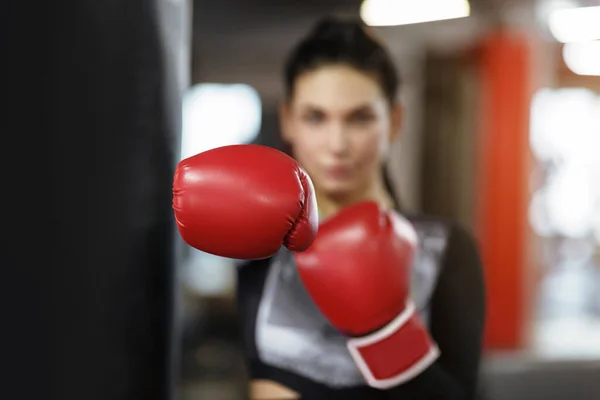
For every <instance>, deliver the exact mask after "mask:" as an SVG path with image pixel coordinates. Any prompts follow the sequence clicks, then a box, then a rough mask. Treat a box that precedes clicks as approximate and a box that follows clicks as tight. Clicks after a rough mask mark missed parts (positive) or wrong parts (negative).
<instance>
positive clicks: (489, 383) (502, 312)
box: [182, 0, 600, 400]
mask: <svg viewBox="0 0 600 400" xmlns="http://www.w3.org/2000/svg"><path fill="white" fill-rule="evenodd" d="M363 3H368V2H367V1H364V2H363V1H358V0H331V1H326V2H324V1H316V0H303V1H285V2H281V1H270V0H255V1H252V2H248V1H244V0H221V1H219V2H211V1H203V0H196V1H194V2H193V7H192V8H193V18H192V21H193V22H192V29H191V44H192V51H191V80H190V88H189V90H188V91H187V93H186V95H185V98H184V103H183V104H184V108H183V124H184V125H183V146H182V151H183V156H188V155H191V154H195V153H197V152H199V151H202V150H205V149H208V148H211V147H214V146H219V145H224V144H228V143H250V142H256V143H262V144H268V145H271V146H275V147H279V146H281V141H280V139H279V136H278V120H277V107H278V102H279V101H280V99H281V96H282V81H281V79H280V76H281V70H282V66H283V57H285V55H286V54H287V51H289V49H290V47H291V46H292V44H293V43H295V41H296V40H297V39H298V38H299V37H300V36H301V35H302V34H303V33H304V32H305V31H306V30H307V29H308V27H309V26H310V25H311V24H312V23H313V22H314V21H315V20H316V19H317V18H318V17H319V16H321V15H325V14H330V13H336V14H339V15H354V16H356V15H361V14H360V13H361V5H362V6H363V7H367V5H366V4H363ZM370 3H371V5H370V7H372V9H373V10H374V9H376V7H378V5H377V4H376V3H381V6H382V7H383V8H385V7H386V5H385V4H384V3H387V7H388V8H387V10H388V11H387V15H385V14H386V13H385V12H384V16H383V17H382V16H381V15H379V18H383V20H377V18H378V17H377V11H376V10H375V11H374V12H372V13H371V14H369V15H370V17H368V16H367V15H366V13H364V14H363V16H365V18H367V17H368V18H371V19H369V20H368V21H367V20H365V21H366V22H369V21H370V22H371V24H372V25H374V29H376V30H377V31H378V33H379V34H381V35H382V36H383V37H384V38H385V40H386V41H387V43H388V45H389V46H390V47H391V51H392V53H393V55H394V58H395V59H396V62H397V63H398V65H399V67H400V70H401V72H402V75H403V80H404V83H403V88H402V93H401V96H402V101H403V103H404V105H405V106H406V108H407V112H406V115H407V117H406V118H407V120H406V122H405V126H404V132H403V137H402V138H403V139H402V141H401V144H400V146H398V147H397V148H396V149H394V156H393V157H392V159H391V162H390V164H391V165H390V172H391V173H392V175H393V177H394V179H395V181H396V182H395V183H396V186H397V188H398V193H399V194H400V196H401V199H402V202H403V203H404V206H405V207H406V208H408V209H409V210H410V211H414V212H425V213H429V214H433V215H437V216H442V217H450V218H453V219H457V220H459V221H461V222H463V223H464V224H466V225H468V226H469V227H470V228H471V229H473V230H474V231H475V232H476V233H477V236H478V240H479V241H480V244H481V246H482V252H483V257H484V262H485V267H486V279H487V285H488V291H489V293H488V299H489V300H488V301H489V304H488V326H487V329H486V353H485V363H484V369H483V372H482V373H483V376H484V377H483V386H484V394H485V396H487V397H488V398H489V399H496V400H504V399H506V400H518V399H524V400H525V399H527V400H534V399H544V400H549V399H557V400H558V399H567V398H577V399H590V400H591V399H598V398H600V385H599V384H598V382H597V379H596V378H595V377H597V376H599V375H598V374H600V213H599V210H600V157H599V156H598V154H597V153H598V149H600V76H599V75H600V41H597V40H598V39H600V30H599V29H598V24H596V25H595V27H594V28H588V29H587V30H586V28H582V26H583V25H585V24H586V22H585V21H586V20H587V19H589V18H586V17H585V15H584V14H586V13H587V14H588V17H589V14H590V13H595V14H594V15H596V16H598V15H600V12H599V11H598V10H600V7H598V8H591V9H586V10H585V11H587V12H586V13H579V14H576V13H575V14H570V15H567V13H563V14H560V10H561V9H564V8H573V7H591V6H600V1H590V0H587V1H570V2H564V1H552V0H526V1H510V0H471V1H470V2H469V5H470V15H469V16H468V17H464V18H451V17H453V16H455V17H456V16H460V15H459V14H460V11H457V10H460V9H461V7H462V6H463V5H464V3H465V2H464V1H456V2H455V1H449V2H448V1H440V2H435V1H423V0H419V1H416V0H407V1H400V0H398V1H396V2H389V1H388V2H386V1H380V2H378V1H376V0H372V1H371V2H370ZM392 3H395V4H392ZM441 3H448V4H445V5H444V6H441V5H440V4H441ZM461 3H463V4H461ZM451 4H454V6H455V7H456V9H455V10H454V11H455V14H452V12H453V10H452V7H454V6H452V5H451ZM391 7H397V8H398V9H401V11H398V14H399V15H402V17H401V18H403V19H402V20H400V19H397V20H394V18H393V17H390V16H389V15H390V13H391V12H390V10H391V9H392V8H391ZM436 7H439V8H440V9H442V8H443V9H444V11H439V10H438V12H433V13H432V14H433V15H431V16H428V15H427V9H428V8H429V9H435V8H436ZM363 10H364V8H363ZM557 10H558V11H557ZM394 12H396V11H394ZM444 13H446V14H444ZM577 15H581V16H582V17H579V18H583V19H580V20H577ZM445 17H447V18H449V19H444V18H445ZM386 18H387V19H386ZM411 18H413V19H412V20H411ZM419 18H421V19H419ZM428 18H429V19H432V20H434V21H427V19H428ZM436 19H437V21H435V20H436ZM419 21H427V22H420V23H411V22H419ZM378 22H380V24H378ZM589 35H592V36H589ZM594 35H595V36H594ZM586 60H587V61H586ZM225 116H227V117H225ZM226 120H227V121H226ZM225 121H226V125H225V124H224V122H225ZM201 132H202V133H201ZM182 285H183V287H184V297H185V302H184V304H185V313H184V315H185V318H184V320H185V329H184V341H183V353H182V354H183V359H182V360H183V361H182V373H183V381H182V383H183V386H182V388H183V395H184V398H185V399H186V400H187V399H190V400H191V399H199V398H211V399H243V398H244V390H243V388H244V385H245V379H246V377H245V375H244V366H243V360H242V358H241V354H240V352H239V349H238V347H237V346H236V343H237V342H236V322H235V321H236V319H235V318H236V317H235V315H236V310H235V301H234V299H233V297H234V295H235V290H234V288H235V273H234V271H233V267H232V266H231V265H228V261H227V260H222V259H218V258H215V257H212V256H208V255H206V254H201V253H199V252H192V253H190V254H189V257H188V258H187V261H186V263H185V264H184V266H183V272H182Z"/></svg>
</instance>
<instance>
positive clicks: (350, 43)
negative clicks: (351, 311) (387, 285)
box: [238, 18, 484, 400]
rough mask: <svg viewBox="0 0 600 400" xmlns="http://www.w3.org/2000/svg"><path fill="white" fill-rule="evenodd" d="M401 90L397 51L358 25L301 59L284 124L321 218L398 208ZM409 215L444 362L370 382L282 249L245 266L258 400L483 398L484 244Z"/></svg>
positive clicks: (428, 313) (422, 287)
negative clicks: (363, 205) (407, 376)
mask: <svg viewBox="0 0 600 400" xmlns="http://www.w3.org/2000/svg"><path fill="white" fill-rule="evenodd" d="M398 86H399V79H398V77H397V75H396V68H395V66H394V65H393V62H392V61H391V59H390V57H389V55H388V54H387V52H386V49H385V48H384V47H383V46H382V44H381V43H380V42H379V41H378V40H377V39H376V38H375V37H373V36H372V35H371V34H370V33H368V32H367V31H366V30H365V28H364V27H363V26H362V25H361V24H360V23H358V22H353V21H342V20H336V19H330V18H329V19H326V20H324V21H321V22H320V23H319V24H317V26H316V27H315V28H314V29H313V30H312V31H311V32H310V33H309V35H308V36H307V37H306V38H305V39H304V40H302V41H301V42H300V43H299V44H298V45H297V47H296V48H295V50H294V51H293V52H292V54H291V55H290V57H289V59H288V61H287V64H286V67H285V88H286V96H287V97H286V101H285V103H284V104H283V106H282V108H281V131H282V135H283V138H284V140H285V142H286V143H287V144H288V145H289V149H290V153H291V155H293V157H294V158H295V159H296V160H297V161H298V162H299V164H300V165H301V166H302V167H304V169H306V171H307V172H308V174H309V175H310V177H311V178H312V180H313V183H314V187H315V193H316V196H317V203H318V207H319V217H320V219H321V220H324V219H327V218H329V217H331V216H333V215H335V214H336V213H337V212H339V211H340V210H342V209H344V208H345V207H347V206H349V205H352V204H355V203H357V202H361V201H365V200H374V201H376V202H378V203H379V204H380V205H382V206H384V207H387V208H396V209H397V204H396V202H395V199H394V197H393V195H392V191H391V190H390V187H389V185H388V184H387V183H386V182H387V179H386V176H385V172H384V164H385V161H386V158H387V154H388V152H389V148H390V143H391V142H392V141H393V140H394V139H396V137H397V136H398V135H399V132H400V128H401V123H402V108H401V106H400V104H399V103H398V102H397V91H398ZM409 219H410V220H411V222H412V223H413V225H414V227H415V230H416V231H417V233H418V236H419V239H420V240H419V246H418V252H417V257H416V261H415V262H414V266H413V271H412V276H413V279H412V281H413V282H412V290H413V292H414V293H413V298H414V300H415V303H416V305H417V307H418V309H419V311H420V313H421V316H422V318H423V319H424V321H425V322H426V325H427V328H428V329H429V332H430V334H431V336H432V338H433V339H434V340H435V341H436V342H437V345H438V346H439V349H440V351H441V356H440V357H439V358H438V360H437V361H435V362H434V363H433V365H431V366H430V367H428V368H427V369H426V370H425V371H424V372H422V373H421V374H419V375H418V376H416V377H415V378H414V379H412V380H410V381H408V382H406V383H403V384H401V385H399V386H397V387H393V388H391V389H387V390H378V389H373V388H371V387H368V386H367V385H366V384H365V381H364V379H363V378H362V377H361V375H360V374H359V373H357V370H356V366H355V365H354V363H353V361H352V358H351V357H350V356H349V354H348V350H347V348H346V345H345V343H346V339H345V338H344V337H343V336H342V335H341V334H340V333H339V332H337V331H336V330H335V329H334V328H332V327H331V325H330V324H329V323H328V321H327V320H326V319H325V318H324V317H323V316H322V314H321V313H320V312H319V311H318V309H317V308H316V306H315V305H314V303H313V301H312V300H311V298H310V296H309V295H308V294H307V292H306V290H305V288H304V286H303V284H302V283H301V280H300V278H299V276H298V272H297V270H296V268H295V266H294V263H293V261H292V259H291V258H290V257H289V252H280V253H278V254H277V255H275V256H274V257H272V258H270V259H267V260H261V261H252V262H251V263H249V264H246V265H244V266H242V267H241V268H239V276H238V288H239V289H238V299H239V310H240V315H241V318H242V327H243V339H244V343H245V348H246V353H247V357H248V364H249V374H250V377H251V379H252V383H251V388H252V397H253V398H255V399H267V398H278V399H285V398H290V399H293V398H305V399H336V398H340V399H369V400H372V399H473V398H475V393H476V387H477V376H478V367H479V361H480V353H481V341H482V330H483V325H484V288H483V280H482V268H481V264H480V259H479V256H478V252H477V249H476V245H475V243H474V241H473V239H472V238H471V237H470V236H469V235H468V234H467V233H466V232H465V231H464V230H463V229H461V228H460V227H459V226H457V225H454V224H451V223H448V222H445V221H439V220H435V219H432V218H423V217H414V218H411V217H410V216H409Z"/></svg>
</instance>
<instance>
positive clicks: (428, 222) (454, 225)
mask: <svg viewBox="0 0 600 400" xmlns="http://www.w3.org/2000/svg"><path fill="white" fill-rule="evenodd" d="M403 215H404V217H405V218H406V219H408V220H409V221H410V222H411V223H412V224H413V226H414V227H415V229H416V230H417V232H418V231H421V230H428V231H444V232H445V233H446V236H448V237H449V238H450V237H452V238H460V239H463V240H472V241H475V235H474V234H473V232H472V229H471V228H470V227H468V226H467V225H466V224H464V223H461V222H459V221H456V220H453V219H450V218H441V217H436V216H432V215H427V214H403Z"/></svg>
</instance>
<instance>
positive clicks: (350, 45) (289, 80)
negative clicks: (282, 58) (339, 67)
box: [284, 17, 400, 104]
mask: <svg viewBox="0 0 600 400" xmlns="http://www.w3.org/2000/svg"><path fill="white" fill-rule="evenodd" d="M327 64H346V65H349V66H351V67H353V68H356V69H357V70H359V71H362V72H365V73H368V74H372V75H374V76H375V77H376V78H377V80H378V82H379V84H380V85H381V89H382V90H383V92H384V94H385V96H386V98H387V99H388V101H389V102H390V104H393V103H395V101H396V95H397V91H398V86H399V84H400V82H399V81H400V79H399V77H398V73H397V71H396V66H395V65H394V63H393V61H392V59H391V57H390V56H389V54H388V51H387V49H386V48H385V46H384V45H383V44H382V43H381V42H380V41H379V39H378V38H376V37H375V36H373V35H372V34H371V33H370V32H369V31H368V29H367V27H366V26H365V25H364V24H363V23H362V22H361V21H360V20H355V19H350V20H348V19H339V18H335V17H327V18H324V19H322V20H321V21H319V22H318V23H317V24H316V25H315V26H314V27H313V29H312V30H311V31H310V32H309V34H308V35H307V36H306V37H305V38H304V39H302V40H301V41H300V43H298V45H297V46H296V48H295V49H294V50H293V51H292V53H291V54H290V56H289V58H288V59H287V62H286V64H285V72H284V76H285V89H286V94H287V97H288V98H290V97H291V96H292V95H293V92H294V84H295V83H296V79H297V78H298V76H300V75H301V74H302V73H304V72H306V71H310V70H313V69H316V68H318V67H320V66H322V65H327Z"/></svg>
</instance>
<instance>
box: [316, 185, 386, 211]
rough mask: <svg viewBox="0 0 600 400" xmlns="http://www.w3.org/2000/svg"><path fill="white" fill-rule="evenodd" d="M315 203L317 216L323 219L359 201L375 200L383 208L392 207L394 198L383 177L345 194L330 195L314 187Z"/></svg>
mask: <svg viewBox="0 0 600 400" xmlns="http://www.w3.org/2000/svg"><path fill="white" fill-rule="evenodd" d="M316 196H317V204H318V207H319V218H320V219H321V220H325V219H327V218H329V217H331V216H333V215H335V214H337V213H338V212H339V211H340V210H342V209H343V208H345V207H348V206H350V205H352V204H355V203H359V202H361V201H369V200H370V201H376V202H377V203H379V204H380V205H381V206H382V207H384V208H394V204H395V202H394V199H393V197H392V195H391V194H390V193H389V192H388V191H387V189H386V188H385V185H384V183H383V179H378V180H376V181H375V182H374V183H373V184H372V185H370V186H369V187H368V188H366V190H362V191H360V192H357V193H353V194H350V195H347V196H343V197H342V196H339V197H338V196H330V195H327V194H324V193H322V192H320V191H319V190H318V188H316Z"/></svg>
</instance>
